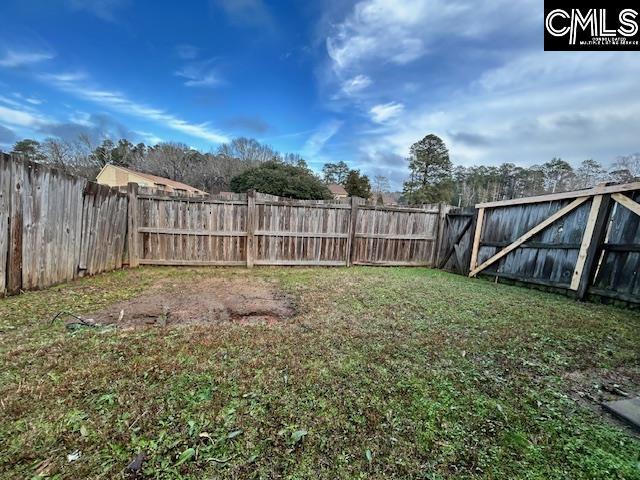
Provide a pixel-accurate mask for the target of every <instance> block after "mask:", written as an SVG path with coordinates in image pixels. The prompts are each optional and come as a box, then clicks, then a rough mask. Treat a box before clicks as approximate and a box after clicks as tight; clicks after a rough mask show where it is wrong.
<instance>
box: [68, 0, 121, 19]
mask: <svg viewBox="0 0 640 480" xmlns="http://www.w3.org/2000/svg"><path fill="white" fill-rule="evenodd" d="M66 3H67V5H68V7H69V8H71V9H72V10H77V11H85V12H88V13H91V14H92V15H95V16H96V17H98V18H101V19H102V20H105V21H107V22H116V21H117V20H118V14H119V13H120V10H121V9H122V8H124V7H126V6H127V5H128V4H129V3H130V0H66Z"/></svg>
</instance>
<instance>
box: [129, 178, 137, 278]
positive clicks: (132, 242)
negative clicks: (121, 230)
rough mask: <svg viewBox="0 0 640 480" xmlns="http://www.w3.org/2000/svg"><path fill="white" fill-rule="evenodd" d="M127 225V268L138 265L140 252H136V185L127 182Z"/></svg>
mask: <svg viewBox="0 0 640 480" xmlns="http://www.w3.org/2000/svg"><path fill="white" fill-rule="evenodd" d="M127 191H128V193H129V212H128V213H129V215H128V217H129V225H128V228H127V243H128V245H129V267H131V268H132V267H137V266H138V265H139V264H140V261H139V259H140V252H139V251H138V245H139V242H138V236H139V234H138V227H139V226H140V222H139V219H138V184H137V183H132V182H129V184H128V186H127Z"/></svg>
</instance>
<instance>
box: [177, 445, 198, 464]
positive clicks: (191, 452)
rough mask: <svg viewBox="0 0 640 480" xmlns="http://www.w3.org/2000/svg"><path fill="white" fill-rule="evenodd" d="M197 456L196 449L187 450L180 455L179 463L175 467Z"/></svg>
mask: <svg viewBox="0 0 640 480" xmlns="http://www.w3.org/2000/svg"><path fill="white" fill-rule="evenodd" d="M195 454H196V450H195V449H194V448H187V449H186V450H185V451H184V452H182V453H181V454H180V456H179V457H178V461H177V462H176V464H175V466H176V467H177V466H178V465H182V464H183V463H184V462H187V461H189V460H191V459H192V458H193V457H194V456H195Z"/></svg>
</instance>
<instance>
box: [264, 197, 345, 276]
mask: <svg viewBox="0 0 640 480" xmlns="http://www.w3.org/2000/svg"><path fill="white" fill-rule="evenodd" d="M350 215H351V212H350V206H349V205H347V204H341V203H330V202H328V203H312V202H308V201H297V200H296V201H282V200H278V201H270V200H267V199H265V196H262V195H258V198H257V199H256V223H255V227H256V228H255V231H254V236H255V238H256V240H255V243H256V247H255V260H254V262H255V264H256V265H346V263H347V258H348V254H349V252H348V250H347V243H348V237H349V223H350V218H351V216H350Z"/></svg>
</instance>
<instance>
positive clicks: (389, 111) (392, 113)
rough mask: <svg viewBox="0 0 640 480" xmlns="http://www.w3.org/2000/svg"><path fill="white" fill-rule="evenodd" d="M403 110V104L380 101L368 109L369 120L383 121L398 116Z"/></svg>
mask: <svg viewBox="0 0 640 480" xmlns="http://www.w3.org/2000/svg"><path fill="white" fill-rule="evenodd" d="M403 111H404V105H403V104H401V103H398V102H389V103H381V104H379V105H374V106H373V107H371V110H369V113H370V114H371V120H373V121H374V122H376V123H385V122H387V121H389V120H391V119H393V118H396V117H398V116H399V115H400V114H401V113H402V112H403Z"/></svg>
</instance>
